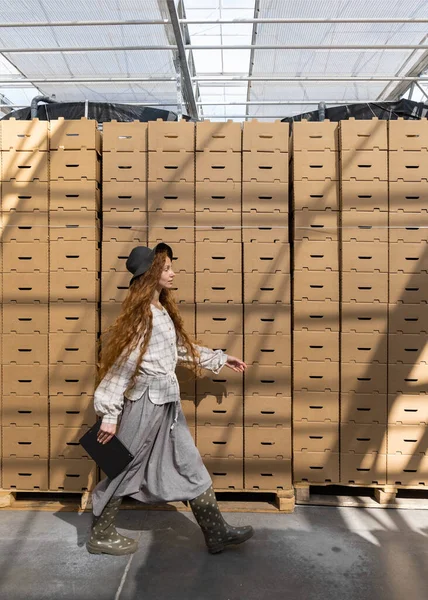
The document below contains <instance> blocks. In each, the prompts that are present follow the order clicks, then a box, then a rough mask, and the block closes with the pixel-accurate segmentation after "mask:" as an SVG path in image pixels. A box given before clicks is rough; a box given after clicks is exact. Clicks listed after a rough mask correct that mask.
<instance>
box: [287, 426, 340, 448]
mask: <svg viewBox="0 0 428 600" xmlns="http://www.w3.org/2000/svg"><path fill="white" fill-rule="evenodd" d="M338 447H339V424H338V423H334V422H331V421H325V422H324V423H309V422H307V421H294V423H293V448H294V450H295V451H297V452H325V451H326V450H327V451H329V452H336V451H337V449H338Z"/></svg>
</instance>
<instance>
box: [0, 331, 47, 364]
mask: <svg viewBox="0 0 428 600" xmlns="http://www.w3.org/2000/svg"><path fill="white" fill-rule="evenodd" d="M2 346H3V352H2V362H3V364H7V365H12V364H15V365H47V364H48V336H47V334H44V333H40V334H34V333H30V334H21V335H16V334H14V333H4V334H3V335H2ZM22 370H23V373H24V372H25V369H22Z"/></svg>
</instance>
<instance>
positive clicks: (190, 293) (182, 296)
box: [171, 271, 196, 304]
mask: <svg viewBox="0 0 428 600" xmlns="http://www.w3.org/2000/svg"><path fill="white" fill-rule="evenodd" d="M195 279H196V277H195V274H194V273H186V272H185V271H180V272H179V273H177V274H176V277H175V279H174V284H173V287H172V288H171V290H172V291H173V292H174V293H175V297H176V301H177V303H178V304H181V303H184V304H186V303H190V304H194V303H195Z"/></svg>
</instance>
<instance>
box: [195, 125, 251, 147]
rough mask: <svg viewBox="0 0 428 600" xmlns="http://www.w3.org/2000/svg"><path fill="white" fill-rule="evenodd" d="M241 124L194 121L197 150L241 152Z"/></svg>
mask: <svg viewBox="0 0 428 600" xmlns="http://www.w3.org/2000/svg"><path fill="white" fill-rule="evenodd" d="M241 137H242V132H241V124H240V123H236V122H234V121H232V120H228V121H226V122H216V121H214V122H211V121H199V122H198V123H196V150H197V151H198V152H206V151H209V152H213V151H216V152H226V151H232V152H236V153H240V152H241Z"/></svg>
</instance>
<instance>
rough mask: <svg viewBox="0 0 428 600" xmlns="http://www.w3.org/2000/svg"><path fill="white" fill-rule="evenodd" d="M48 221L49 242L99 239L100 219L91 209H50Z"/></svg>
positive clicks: (92, 240) (93, 240) (94, 240)
mask: <svg viewBox="0 0 428 600" xmlns="http://www.w3.org/2000/svg"><path fill="white" fill-rule="evenodd" d="M49 221H50V222H49V241H50V242H59V241H65V242H81V241H88V242H97V241H99V240H100V239H101V224H100V220H99V218H98V213H97V212H95V211H93V210H51V211H50V212H49ZM104 228H105V226H104V225H103V229H104ZM104 235H105V234H104Z"/></svg>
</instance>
